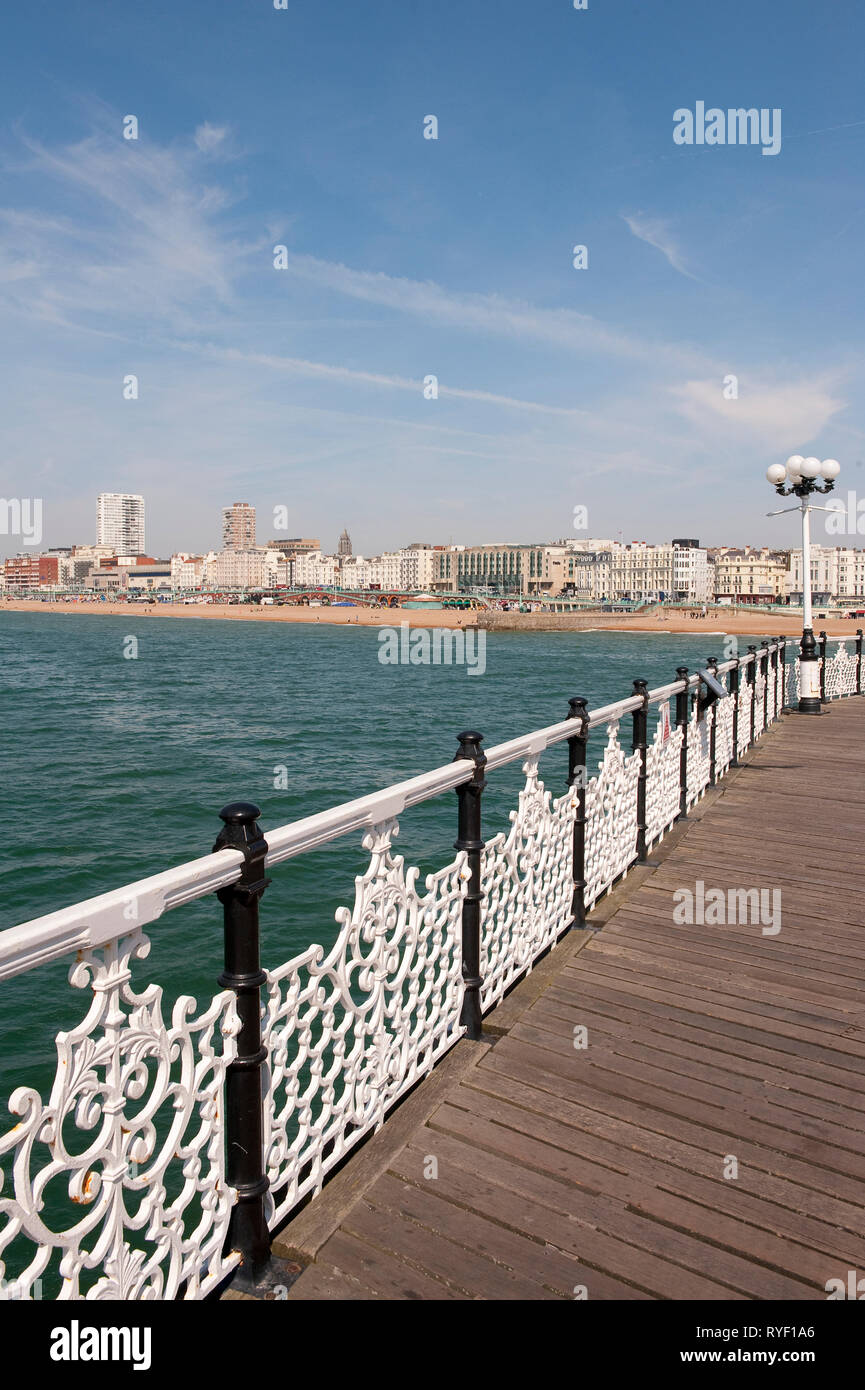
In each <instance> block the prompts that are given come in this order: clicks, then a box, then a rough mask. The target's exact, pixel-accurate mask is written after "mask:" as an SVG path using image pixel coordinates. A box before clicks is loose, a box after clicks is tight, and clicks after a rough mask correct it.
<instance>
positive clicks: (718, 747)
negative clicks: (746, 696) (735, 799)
mask: <svg viewBox="0 0 865 1390" xmlns="http://www.w3.org/2000/svg"><path fill="white" fill-rule="evenodd" d="M722 684H723V685H724V686H725V688H726V684H727V681H726V677H724V678H723V679H722ZM734 705H735V701H734V699H733V697H732V696H731V695H729V694H728V695H727V696H726V697H725V698H724V699H723V700H719V701H718V703H717V704H716V705H715V777H716V778H719V777H723V776H724V773H725V772H726V771H727V770H728V768H729V766H730V764H731V762H732V761H733V707H734Z"/></svg>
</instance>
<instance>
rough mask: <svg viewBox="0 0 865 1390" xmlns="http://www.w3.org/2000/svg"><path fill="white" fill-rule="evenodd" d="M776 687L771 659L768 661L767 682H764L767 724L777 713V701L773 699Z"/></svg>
mask: <svg viewBox="0 0 865 1390" xmlns="http://www.w3.org/2000/svg"><path fill="white" fill-rule="evenodd" d="M776 689H777V681H776V679H775V669H774V667H773V666H772V663H771V660H770V662H769V674H768V677H767V684H766V723H767V724H771V723H772V721H773V720H774V718H775V716H776V715H777V713H778V709H777V702H776V699H775V691H776Z"/></svg>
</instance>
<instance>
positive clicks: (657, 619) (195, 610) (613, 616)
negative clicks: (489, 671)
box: [0, 598, 862, 638]
mask: <svg viewBox="0 0 865 1390" xmlns="http://www.w3.org/2000/svg"><path fill="white" fill-rule="evenodd" d="M4 612H20V613H54V614H61V615H63V616H64V617H75V616H76V615H77V614H82V613H83V614H86V615H87V616H90V617H93V616H99V617H123V618H127V619H129V621H130V623H136V622H138V621H139V620H142V621H146V620H147V619H148V618H152V617H159V618H202V619H217V620H219V619H224V620H226V621H229V622H255V623H307V624H308V623H311V624H313V625H314V624H323V625H328V626H335V627H355V626H357V627H376V628H380V627H393V626H396V627H399V625H400V624H401V623H408V624H409V625H410V626H411V627H422V628H433V627H438V628H465V627H477V628H479V629H480V630H481V631H486V632H569V631H570V632H581V631H582V632H585V631H589V630H591V631H596V632H668V633H680V632H681V633H687V634H693V633H698V632H705V633H706V634H707V635H717V634H718V633H730V634H733V635H738V636H742V637H762V636H764V635H765V634H766V633H767V632H783V631H784V630H785V629H786V630H787V631H791V632H792V631H794V630H798V629H800V628H801V625H802V618H801V613H800V612H798V611H797V610H795V609H791V610H790V611H789V612H783V613H779V612H778V611H777V610H773V611H772V612H765V611H761V610H760V609H759V608H754V609H750V610H747V611H746V610H743V609H733V608H730V609H726V608H715V609H712V610H710V612H708V613H707V614H706V616H705V617H703V616H702V615H701V614H699V613H698V610H693V611H689V610H682V611H681V612H680V611H676V610H672V611H670V610H666V611H665V610H662V609H658V610H656V609H650V610H648V611H647V612H645V613H638V614H631V613H608V612H604V611H603V610H601V609H598V610H595V611H592V610H586V611H585V612H580V613H544V612H535V613H519V612H515V611H512V610H511V611H508V612H502V611H497V610H490V611H478V612H469V611H465V610H459V609H453V608H429V609H422V608H362V607H356V608H342V607H334V608H328V607H324V606H323V607H321V608H306V607H300V606H296V605H292V606H290V607H284V608H278V607H275V606H274V607H272V608H271V607H264V608H262V607H261V606H260V605H259V604H256V603H244V604H203V603H202V604H197V603H196V604H193V603H190V604H180V603H152V604H144V603H133V604H128V603H101V602H88V603H71V602H70V603H63V602H58V603H47V602H46V603H41V602H39V601H38V600H27V599H10V598H7V599H3V600H0V614H2V613H4ZM861 626H862V619H861V618H827V619H826V620H825V621H823V620H821V622H820V628H821V630H825V632H826V633H827V634H828V635H829V636H830V637H847V638H855V636H856V632H857V630H858V628H860V627H861Z"/></svg>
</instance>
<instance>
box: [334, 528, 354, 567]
mask: <svg viewBox="0 0 865 1390" xmlns="http://www.w3.org/2000/svg"><path fill="white" fill-rule="evenodd" d="M336 553H337V555H338V556H339V558H340V560H346V559H348V557H349V555H351V554H352V553H353V552H352V548H351V536H350V535H349V534H348V531H343V533H342V535H341V536H340V538H339V544H338V545H337V547H336Z"/></svg>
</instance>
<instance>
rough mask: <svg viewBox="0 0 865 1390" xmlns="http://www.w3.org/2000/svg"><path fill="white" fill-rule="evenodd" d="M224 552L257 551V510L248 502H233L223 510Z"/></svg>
mask: <svg viewBox="0 0 865 1390" xmlns="http://www.w3.org/2000/svg"><path fill="white" fill-rule="evenodd" d="M222 548H223V550H254V549H255V508H254V507H251V506H250V505H249V503H248V502H232V504H231V506H230V507H223V509H222Z"/></svg>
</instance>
